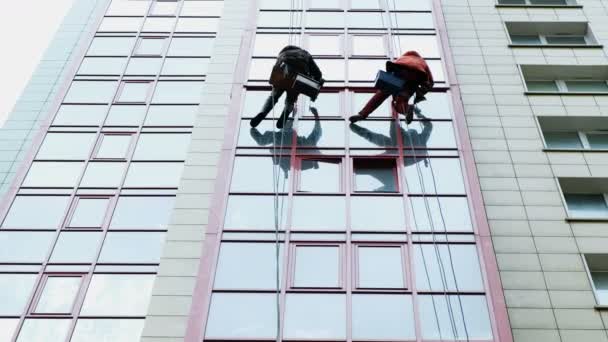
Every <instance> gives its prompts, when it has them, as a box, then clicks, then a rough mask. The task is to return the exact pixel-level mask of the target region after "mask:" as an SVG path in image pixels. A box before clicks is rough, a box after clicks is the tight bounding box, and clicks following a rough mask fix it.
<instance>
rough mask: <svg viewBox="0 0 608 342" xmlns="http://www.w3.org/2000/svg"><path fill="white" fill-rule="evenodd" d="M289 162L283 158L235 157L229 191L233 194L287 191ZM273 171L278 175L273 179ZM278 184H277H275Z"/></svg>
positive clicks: (287, 157) (288, 158) (288, 159)
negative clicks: (276, 190) (276, 189)
mask: <svg viewBox="0 0 608 342" xmlns="http://www.w3.org/2000/svg"><path fill="white" fill-rule="evenodd" d="M290 164H291V161H290V157H289V156H285V157H279V156H277V157H272V158H268V157H236V158H235V161H234V172H233V174H232V186H231V190H232V191H234V192H274V191H275V189H274V186H275V183H276V184H278V187H279V188H278V191H279V192H286V191H289V184H290V182H289V175H290V168H291V166H290ZM273 169H274V170H275V172H278V173H279V174H278V175H277V176H276V177H277V178H276V179H273V174H274V173H273ZM277 182H278V183H277Z"/></svg>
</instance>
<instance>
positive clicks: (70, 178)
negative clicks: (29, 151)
mask: <svg viewBox="0 0 608 342" xmlns="http://www.w3.org/2000/svg"><path fill="white" fill-rule="evenodd" d="M83 166H84V163H82V162H72V163H68V162H33V163H32V166H31V167H30V170H29V172H28V173H27V176H26V177H25V180H24V181H23V184H21V186H25V187H43V188H50V187H64V188H72V187H74V186H76V182H78V178H79V177H80V173H81V172H82V168H83Z"/></svg>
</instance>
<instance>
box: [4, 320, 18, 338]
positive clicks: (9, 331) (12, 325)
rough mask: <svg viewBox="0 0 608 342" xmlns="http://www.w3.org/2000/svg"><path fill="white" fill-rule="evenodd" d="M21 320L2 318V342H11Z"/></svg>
mask: <svg viewBox="0 0 608 342" xmlns="http://www.w3.org/2000/svg"><path fill="white" fill-rule="evenodd" d="M17 325H19V318H0V341H11V339H12V338H13V334H14V333H15V329H17Z"/></svg>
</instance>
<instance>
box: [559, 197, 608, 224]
mask: <svg viewBox="0 0 608 342" xmlns="http://www.w3.org/2000/svg"><path fill="white" fill-rule="evenodd" d="M564 197H565V198H566V203H567V204H568V211H569V212H570V215H571V216H579V217H600V218H601V217H606V216H608V207H607V206H606V200H605V199H604V195H602V194H564Z"/></svg>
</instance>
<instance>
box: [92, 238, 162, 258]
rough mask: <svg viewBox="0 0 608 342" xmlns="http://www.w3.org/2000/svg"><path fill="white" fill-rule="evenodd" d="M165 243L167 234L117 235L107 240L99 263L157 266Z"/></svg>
mask: <svg viewBox="0 0 608 342" xmlns="http://www.w3.org/2000/svg"><path fill="white" fill-rule="evenodd" d="M164 241H165V233H123V232H119V233H115V232H110V233H108V235H107V236H106V238H105V241H104V243H103V248H102V249H101V254H100V255H99V261H98V262H99V263H106V264H157V263H160V255H161V252H162V248H163V242H164Z"/></svg>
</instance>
